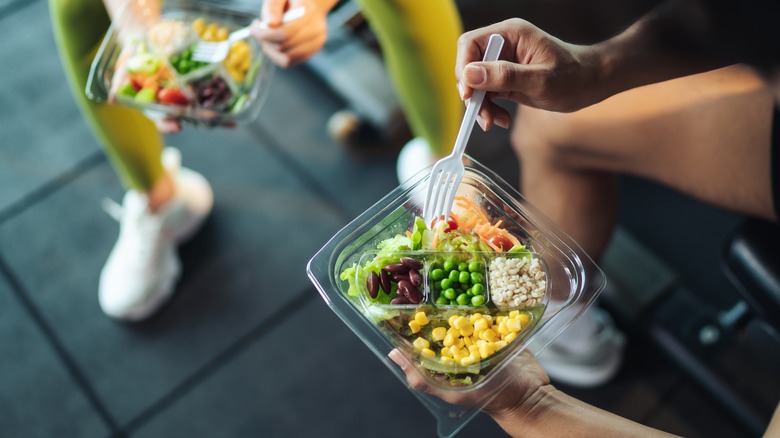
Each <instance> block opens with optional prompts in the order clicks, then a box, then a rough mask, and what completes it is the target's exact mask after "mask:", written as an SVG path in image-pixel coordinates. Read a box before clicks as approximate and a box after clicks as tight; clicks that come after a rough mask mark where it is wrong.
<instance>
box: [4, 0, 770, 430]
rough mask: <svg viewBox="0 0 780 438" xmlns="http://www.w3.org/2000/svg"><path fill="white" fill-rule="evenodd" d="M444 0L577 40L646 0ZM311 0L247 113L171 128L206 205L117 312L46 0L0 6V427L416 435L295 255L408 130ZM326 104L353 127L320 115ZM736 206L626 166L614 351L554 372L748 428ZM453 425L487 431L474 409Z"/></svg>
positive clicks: (388, 160)
mask: <svg viewBox="0 0 780 438" xmlns="http://www.w3.org/2000/svg"><path fill="white" fill-rule="evenodd" d="M458 6H459V7H460V9H461V12H462V16H463V17H464V23H465V26H466V28H467V29H468V28H473V27H477V26H481V25H485V24H488V23H489V22H491V21H497V20H500V19H504V18H508V17H511V16H520V17H523V18H526V19H528V20H530V21H532V22H534V23H536V24H537V25H539V26H540V27H542V28H544V29H546V30H548V31H550V32H551V33H553V34H556V35H559V36H560V37H561V38H563V39H567V40H570V41H573V42H588V41H597V40H599V39H602V38H605V37H607V36H609V35H611V34H613V33H614V32H616V31H618V30H620V29H621V28H622V27H623V26H625V24H626V23H628V22H629V20H631V19H632V18H634V17H636V16H638V15H639V14H641V13H643V12H644V11H646V10H647V8H649V7H650V6H652V2H650V1H649V0H648V1H640V2H633V3H631V2H629V4H628V5H626V4H624V2H621V1H619V0H614V1H612V0H598V1H591V2H574V1H569V0H547V1H544V0H536V1H534V0H526V1H523V2H510V1H497V2H490V4H489V6H488V5H487V4H486V3H485V2H478V1H476V0H461V1H459V2H458ZM258 10H259V4H258ZM332 15H333V24H332V27H331V40H329V43H328V45H327V46H326V49H325V50H324V51H323V52H322V53H321V54H320V55H317V57H315V59H312V60H311V61H310V62H309V63H308V64H306V65H303V66H300V67H296V68H292V69H288V70H278V71H277V72H276V74H275V77H274V79H273V83H272V87H271V90H270V92H269V95H268V98H267V100H266V102H265V105H264V107H263V109H262V111H261V113H260V115H259V117H258V118H257V120H256V121H254V122H252V123H250V124H248V125H246V126H242V127H240V128H237V129H203V128H192V127H189V128H185V130H184V131H183V132H182V133H179V134H176V135H171V136H168V138H167V139H166V140H167V143H168V144H170V145H174V146H176V147H178V148H179V149H180V150H181V151H182V154H183V164H184V165H185V166H187V167H190V168H193V169H197V170H198V171H200V172H201V173H203V174H204V175H205V176H206V177H207V178H208V179H209V181H210V182H211V184H212V186H213V189H214V192H215V208H214V211H213V214H212V215H211V216H210V218H209V219H208V221H207V223H206V225H205V227H204V229H203V231H202V232H201V233H199V234H198V235H197V236H196V237H195V238H194V239H193V240H192V241H190V242H188V243H187V244H186V245H184V246H183V247H182V248H181V249H180V255H181V257H182V260H183V268H184V274H183V277H182V278H181V280H180V282H179V284H178V286H177V292H176V295H175V296H174V298H173V299H172V301H171V302H170V304H168V305H166V307H165V308H164V309H163V310H162V311H161V312H160V313H159V314H158V315H157V316H155V317H154V318H152V319H150V320H149V321H146V322H143V323H140V324H122V323H117V322H115V321H113V320H111V319H109V318H107V317H106V316H105V315H104V314H103V313H102V312H101V310H100V308H99V306H98V303H97V284H98V276H99V273H100V269H101V267H102V265H103V263H104V262H105V259H106V257H107V255H108V253H109V251H110V249H111V247H112V245H113V243H114V240H115V238H116V233H117V231H118V224H117V223H116V222H115V221H114V220H113V219H112V218H111V217H110V216H108V215H107V214H105V213H104V212H103V210H102V209H101V201H102V200H103V199H104V198H112V199H114V200H119V199H121V196H122V193H123V189H122V187H121V185H120V183H119V181H118V180H117V178H116V175H115V173H114V172H113V170H112V169H111V167H110V165H109V163H108V162H107V161H106V158H105V156H104V154H103V152H102V150H101V148H100V146H99V145H98V143H97V142H96V140H95V138H94V137H93V136H92V135H91V133H90V131H89V129H88V127H87V125H86V124H85V122H84V120H83V118H82V116H81V113H80V112H79V110H78V108H77V107H76V104H75V102H74V100H73V97H72V95H71V92H70V90H69V88H68V85H67V83H66V80H65V78H64V76H63V71H62V67H61V64H60V62H59V59H58V54H57V50H56V47H55V43H54V40H53V36H52V31H51V25H50V19H49V10H48V3H47V1H45V0H0V27H2V28H3V29H4V30H5V34H6V36H7V37H6V38H7V42H6V43H5V44H3V45H0V59H2V60H3V61H2V63H0V65H2V67H0V75H2V76H1V77H2V80H3V87H0V133H2V135H1V136H0V138H2V141H0V166H1V167H0V357H2V358H3V359H2V361H0V435H1V436H14V437H16V436H18V437H54V436H56V437H109V436H117V437H120V436H132V437H162V436H166V437H170V436H187V437H215V436H216V437H223V436H224V437H246V436H262V437H266V436H268V437H275V436H292V437H299V436H300V437H304V436H312V437H313V436H316V437H324V436H333V437H336V436H339V437H340V436H375V437H383V436H387V437H390V436H393V437H395V436H414V437H418V436H419V437H425V436H435V434H436V425H435V421H434V419H433V416H432V415H430V413H429V412H427V411H426V410H425V409H424V407H423V406H422V405H421V404H420V403H419V402H418V401H417V399H416V398H414V397H413V395H412V394H411V393H410V392H409V390H408V389H407V388H406V387H405V386H404V384H403V382H401V381H399V380H398V379H396V378H395V377H394V376H393V375H392V374H391V373H389V372H388V371H387V369H385V368H384V366H383V364H382V363H381V362H380V361H379V360H378V359H377V358H376V357H375V356H373V354H372V353H371V352H370V351H369V350H368V348H366V346H365V345H364V344H363V343H362V342H361V341H360V340H359V339H358V338H357V337H355V336H354V334H353V333H352V332H351V331H350V330H349V329H348V328H347V327H346V326H345V325H344V324H343V323H342V322H341V321H340V320H339V319H338V317H336V315H334V314H333V313H332V312H331V311H330V309H329V308H328V307H327V305H326V303H325V302H323V300H322V299H321V298H320V296H319V295H318V293H317V291H316V290H315V288H314V287H313V286H312V284H311V283H310V282H309V280H308V278H307V277H306V273H305V266H306V263H307V261H308V260H309V259H310V258H311V257H312V256H313V255H314V253H315V252H316V251H317V250H318V249H319V248H320V247H321V246H322V245H324V244H325V242H326V241H327V240H328V239H329V238H330V237H331V236H332V235H333V234H334V233H335V232H336V231H338V230H339V229H340V228H341V227H343V226H344V225H346V224H347V223H348V222H349V221H351V220H352V219H353V218H355V217H356V216H357V215H359V214H360V213H361V212H362V211H364V210H365V209H366V208H368V207H369V206H371V205H372V204H374V203H375V202H376V201H378V200H379V199H380V198H381V197H382V196H384V195H385V194H386V193H387V192H389V191H390V190H392V189H393V188H395V187H396V186H397V185H398V183H399V181H398V180H397V176H396V168H395V165H396V157H397V153H398V151H399V148H400V146H401V145H403V144H404V143H405V142H406V141H407V140H409V135H410V134H409V129H408V127H407V126H406V124H405V122H404V117H403V114H402V113H401V112H400V110H399V108H398V107H397V101H396V100H395V97H394V95H393V92H392V89H391V88H389V87H388V85H387V84H388V83H387V78H386V76H385V75H386V73H382V57H381V52H380V51H379V50H378V48H377V45H376V41H375V39H374V38H373V36H372V34H371V30H370V28H368V27H367V26H366V24H365V22H364V21H362V20H361V17H360V11H359V8H357V7H356V5H355V4H353V3H352V2H350V1H342V2H341V3H340V4H339V7H338V8H337V9H336V10H335V11H334V12H333V13H332ZM335 59H339V60H340V61H339V62H336V61H334V60H335ZM356 65H362V66H367V67H364V68H375V69H376V71H378V72H379V74H378V75H375V76H371V77H368V78H367V75H365V74H361V72H362V73H365V70H359V69H357V68H355V67H354V66H356ZM350 69H351V70H350ZM336 71H338V73H339V74H328V72H331V73H333V72H336ZM372 71H374V70H372ZM339 78H341V79H339ZM343 78H347V80H346V82H347V83H351V84H352V85H351V86H347V85H345V81H344V79H343ZM350 78H351V79H350ZM370 105H378V107H377V108H378V109H377V111H375V112H368V111H367V110H366V108H367V107H369V106H370ZM345 114H346V115H348V116H350V117H352V118H350V119H349V120H356V121H357V123H356V124H354V125H350V126H351V128H350V129H346V128H343V127H342V129H334V123H336V122H338V121H339V120H343V116H344V115H345ZM334 115H338V116H339V117H342V119H339V118H336V119H334ZM339 126H340V125H339ZM336 134H338V135H336ZM467 152H468V153H469V154H471V155H472V156H474V157H475V158H477V159H478V160H479V161H481V162H483V163H484V164H486V165H488V166H489V167H491V168H492V169H494V170H495V171H496V172H498V173H499V174H500V175H502V176H503V177H504V178H505V179H506V180H507V181H509V182H511V183H513V184H514V183H515V182H516V181H517V180H518V175H517V166H516V161H515V159H514V155H513V154H512V151H511V149H510V148H509V145H508V131H506V130H501V129H494V130H492V131H490V132H489V133H483V132H481V131H480V130H475V131H474V134H473V135H472V138H471V143H470V146H469V149H468V150H467ZM741 220H742V218H740V217H738V216H736V215H732V214H730V213H726V212H723V211H719V210H715V209H712V208H710V207H708V206H705V205H702V204H699V203H697V202H695V201H692V200H690V199H687V198H684V197H681V196H679V195H677V194H675V193H672V192H669V191H667V190H665V189H663V188H661V187H658V186H656V185H653V184H650V183H648V182H645V181H641V180H637V179H632V178H625V179H624V181H623V204H622V206H621V217H620V225H621V227H620V231H619V233H618V234H617V236H616V238H615V241H614V242H613V244H612V245H611V247H610V250H609V252H608V254H607V257H606V258H605V260H604V262H603V267H604V269H605V271H607V274H608V275H610V278H611V279H612V280H614V282H615V284H616V285H618V286H619V291H620V293H621V294H620V296H606V297H604V300H603V301H604V302H603V304H604V307H606V308H607V309H608V310H609V311H610V312H611V313H612V314H613V316H614V317H615V319H616V320H617V322H618V325H619V326H620V327H621V328H622V329H623V330H624V331H625V332H626V333H627V334H628V337H629V343H628V350H627V357H626V362H625V364H624V366H623V369H622V370H621V372H620V374H619V375H618V377H617V379H616V380H614V381H613V382H611V383H609V384H608V385H606V386H605V387H603V388H599V389H594V390H576V389H574V388H566V387H563V386H561V389H563V390H565V391H566V392H568V393H570V394H572V395H574V396H576V397H579V398H581V399H583V400H585V401H587V402H589V403H593V404H595V405H597V406H599V407H602V408H604V409H606V410H609V411H612V412H615V413H617V414H620V415H624V416H626V417H628V418H630V419H633V420H635V421H639V422H641V423H644V424H647V425H649V426H653V427H657V428H660V429H662V430H665V431H667V432H671V433H675V434H680V435H685V436H690V437H709V436H729V437H750V436H758V435H760V430H762V429H763V427H764V426H765V425H766V422H767V420H768V418H769V415H770V414H771V411H772V409H773V407H774V406H775V404H776V402H777V400H778V398H779V397H780V388H779V386H780V383H779V382H778V373H777V368H776V364H777V363H778V362H775V360H776V357H777V353H778V351H777V350H776V349H774V347H775V346H777V344H773V343H772V342H774V341H773V339H774V338H772V335H771V334H770V335H763V334H762V333H763V332H760V330H758V329H755V326H752V327H753V329H751V330H753V331H750V330H746V329H743V327H745V326H746V325H744V324H741V323H740V325H738V324H737V323H736V322H735V321H736V320H737V319H738V320H739V321H740V322H742V321H744V320H745V319H746V318H748V317H749V312H747V311H746V310H745V309H746V307H745V304H744V299H743V298H742V296H741V295H740V293H739V291H738V290H737V288H736V287H735V286H734V285H733V284H732V282H730V281H729V279H728V277H727V275H726V273H725V270H724V267H723V248H724V247H725V246H726V245H727V244H728V242H729V240H730V239H731V238H732V235H733V233H734V231H735V229H737V227H738V226H739V225H740V223H741ZM729 312H731V313H729ZM734 312H737V314H738V315H739V318H732V319H728V318H726V317H725V316H728V315H732V316H733V315H734V314H735V313H734ZM724 315H725V316H724ZM762 336H763V337H762ZM756 345H759V346H760V347H758V348H755V346H756ZM459 436H464V437H471V436H480V437H483V436H504V434H503V432H502V431H501V430H500V429H499V428H498V427H497V426H496V425H495V424H494V423H493V422H492V421H491V420H490V419H489V418H488V417H486V416H484V415H478V416H477V417H476V418H475V420H473V421H472V422H471V423H469V424H468V425H467V426H466V427H465V428H464V429H463V430H462V431H461V433H460V434H459Z"/></svg>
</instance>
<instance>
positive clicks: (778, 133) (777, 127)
mask: <svg viewBox="0 0 780 438" xmlns="http://www.w3.org/2000/svg"><path fill="white" fill-rule="evenodd" d="M769 154H770V155H771V157H770V160H771V161H772V169H771V172H772V173H771V177H772V202H773V203H774V209H775V221H776V222H780V109H778V107H777V106H775V111H774V114H773V115H772V150H771V151H769Z"/></svg>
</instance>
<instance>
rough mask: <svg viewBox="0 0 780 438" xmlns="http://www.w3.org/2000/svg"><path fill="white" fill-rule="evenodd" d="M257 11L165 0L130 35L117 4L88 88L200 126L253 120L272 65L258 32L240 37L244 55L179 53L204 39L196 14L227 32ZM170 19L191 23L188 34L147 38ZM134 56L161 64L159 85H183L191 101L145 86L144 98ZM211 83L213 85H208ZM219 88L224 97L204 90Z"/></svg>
mask: <svg viewBox="0 0 780 438" xmlns="http://www.w3.org/2000/svg"><path fill="white" fill-rule="evenodd" d="M131 3H132V2H128V3H127V5H130V4H131ZM126 7H130V6H126ZM147 7H148V6H147ZM258 11H259V10H258V9H257V7H256V6H254V7H253V6H249V5H243V6H241V5H236V4H225V3H224V2H223V3H220V2H216V1H207V0H201V1H181V0H178V1H177V0H167V1H165V2H163V4H162V9H161V10H160V13H159V15H158V14H156V13H153V12H152V11H147V12H148V13H143V14H142V15H144V16H145V17H147V18H146V22H145V23H144V25H143V26H144V27H143V28H141V29H137V28H136V29H134V30H133V34H132V35H129V34H128V33H123V34H122V36H121V37H120V30H119V29H123V32H124V31H125V29H127V26H125V27H123V26H122V24H123V23H127V22H128V21H129V20H130V18H129V14H125V13H122V12H120V13H118V14H117V16H116V17H115V18H114V21H113V23H112V25H111V27H110V28H109V30H108V32H107V33H106V36H105V37H104V39H103V42H102V44H101V45H100V48H99V50H98V52H97V54H96V56H95V58H94V60H93V62H92V66H91V69H90V75H89V78H88V81H87V86H86V94H87V96H88V97H89V98H90V99H92V100H95V101H98V102H108V101H111V102H112V103H119V104H122V105H127V106H131V107H134V108H137V109H140V110H143V111H145V112H146V113H147V114H149V115H150V116H153V117H154V116H156V117H163V116H171V117H176V118H179V119H181V120H182V121H185V122H188V123H191V124H194V125H199V126H210V127H213V126H220V125H230V126H235V125H240V124H243V123H247V122H250V121H252V120H254V119H255V118H256V117H257V115H258V113H259V112H260V109H261V107H262V104H263V101H264V99H265V97H266V96H267V94H268V89H269V87H270V82H271V79H272V76H273V72H274V70H275V67H274V66H273V64H272V63H271V62H270V61H268V60H267V59H266V57H265V55H264V54H263V52H262V50H261V49H260V46H259V44H258V43H257V42H256V41H255V40H254V39H253V38H247V39H245V40H243V41H241V42H240V44H241V45H244V46H245V48H248V49H249V50H244V52H245V53H246V56H245V57H242V59H241V60H240V62H239V61H238V60H235V59H233V60H231V59H226V60H225V61H222V62H219V63H191V62H190V63H189V64H185V63H184V62H182V61H181V59H183V58H184V59H186V58H187V56H186V55H184V56H182V55H183V54H185V51H186V49H187V48H188V47H192V45H193V44H195V43H196V42H197V41H199V40H200V36H199V35H198V33H197V32H195V31H194V30H192V29H193V26H192V25H193V23H194V22H195V21H196V20H199V19H200V20H201V21H204V22H205V24H206V25H210V24H214V25H216V26H217V28H223V29H224V31H223V32H225V31H226V32H231V31H233V30H235V29H238V28H240V27H244V26H247V25H248V24H249V23H251V22H252V20H254V19H255V18H257V15H258V13H259V12H258ZM135 12H136V13H137V12H138V11H135ZM148 17H155V18H152V19H149V18H148ZM166 25H168V27H170V28H176V29H187V30H190V32H189V33H183V35H182V33H181V32H180V33H178V34H177V36H178V38H170V41H171V43H170V47H168V48H167V49H168V50H165V49H161V48H159V47H160V44H154V41H152V42H151V44H150V40H149V37H150V36H152V35H154V38H155V41H157V40H159V38H158V37H159V35H160V34H161V33H162V34H165V32H159V31H158V30H159V28H160V27H161V26H166ZM166 30H167V29H166ZM150 31H151V32H152V34H150ZM125 35H127V36H125ZM166 36H167V35H166ZM234 44H236V43H234ZM155 47H158V50H155ZM232 56H238V55H231V57H232ZM132 58H134V59H133V61H134V62H135V63H136V66H137V64H139V62H138V60H139V58H141V60H142V61H147V60H148V62H149V64H151V67H150V68H151V69H154V70H155V71H159V72H161V73H162V74H161V75H160V76H161V77H163V78H164V79H162V80H160V81H158V84H157V86H160V84H161V83H164V84H165V85H164V86H162V88H169V87H170V88H176V89H178V90H180V91H181V93H182V94H183V95H184V96H185V97H186V99H187V101H188V102H187V103H184V104H176V103H171V101H170V100H169V101H167V102H165V103H163V102H161V101H160V99H159V97H160V95H157V94H156V93H155V97H154V99H153V100H151V99H149V97H151V96H149V95H148V93H147V95H146V96H143V97H147V98H146V99H142V98H141V97H139V94H141V91H142V89H141V85H139V84H138V82H139V81H138V80H135V84H134V81H133V79H132V78H131V75H130V74H128V71H127V66H128V64H129V63H130V59H132ZM144 58H146V59H144ZM243 58H245V59H243ZM193 66H196V67H193ZM176 67H179V69H181V70H182V71H181V72H180V71H179V69H177V68H176ZM135 76H136V77H141V78H144V77H148V76H151V75H146V76H144V73H143V72H142V73H141V74H140V75H135ZM152 88H154V87H152ZM207 88H208V89H210V90H209V91H206V89H207ZM120 90H121V91H120ZM112 91H113V92H112ZM125 91H126V92H125ZM215 92H216V93H217V94H218V95H219V98H218V99H215V98H212V101H208V100H209V98H207V97H205V96H206V95H207V94H211V95H212V96H213V95H214V93H215ZM150 100H151V101H150Z"/></svg>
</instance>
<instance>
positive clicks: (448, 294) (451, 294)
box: [441, 288, 458, 300]
mask: <svg viewBox="0 0 780 438" xmlns="http://www.w3.org/2000/svg"><path fill="white" fill-rule="evenodd" d="M441 295H442V296H443V297H444V298H446V299H448V300H454V299H455V298H456V297H457V296H458V293H457V292H455V289H453V288H449V289H445V290H444V292H442V293H441Z"/></svg>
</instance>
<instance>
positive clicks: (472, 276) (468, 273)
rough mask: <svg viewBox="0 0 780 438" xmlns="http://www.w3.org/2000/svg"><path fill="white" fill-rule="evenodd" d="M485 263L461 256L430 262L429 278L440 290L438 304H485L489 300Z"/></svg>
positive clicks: (434, 286) (437, 289)
mask: <svg viewBox="0 0 780 438" xmlns="http://www.w3.org/2000/svg"><path fill="white" fill-rule="evenodd" d="M484 268H485V266H484V263H483V262H482V260H479V259H475V258H472V259H470V260H468V259H463V260H461V259H460V258H459V257H452V258H447V259H445V260H442V259H438V260H434V261H431V262H430V265H429V269H430V271H429V278H430V279H431V281H432V284H433V289H434V290H436V291H438V292H437V293H438V296H437V298H436V300H435V302H436V304H437V305H451V306H474V307H477V306H483V305H485V303H486V302H487V297H486V286H485V274H484Z"/></svg>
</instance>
